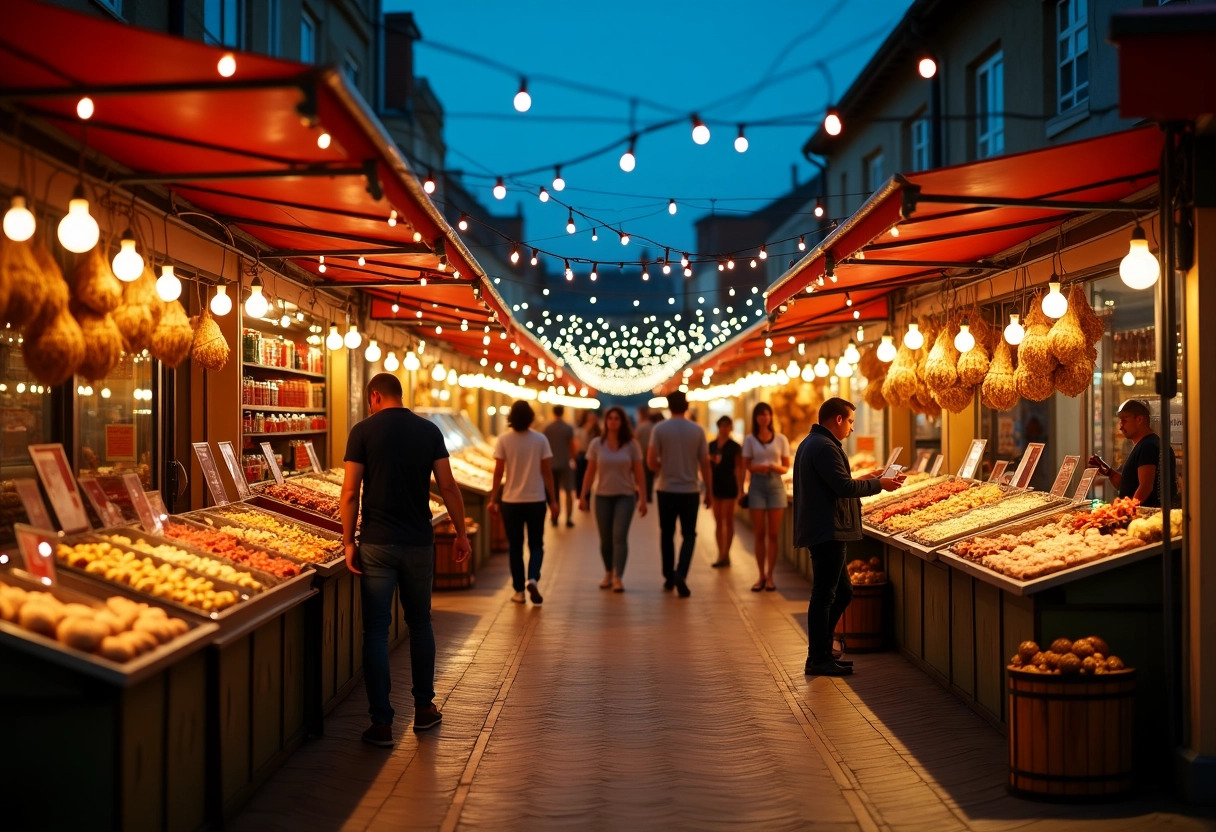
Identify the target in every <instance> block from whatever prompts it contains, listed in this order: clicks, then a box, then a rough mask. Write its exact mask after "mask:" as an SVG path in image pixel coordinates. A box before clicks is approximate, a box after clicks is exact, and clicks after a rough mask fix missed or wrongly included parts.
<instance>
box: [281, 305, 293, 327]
mask: <svg viewBox="0 0 1216 832" xmlns="http://www.w3.org/2000/svg"><path fill="white" fill-rule="evenodd" d="M281 302H282V301H280V303H281ZM279 326H281V327H283V329H287V327H289V326H291V316H290V315H288V314H287V311H286V310H284V311H283V314H282V315H280V316H279Z"/></svg>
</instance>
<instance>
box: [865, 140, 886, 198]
mask: <svg viewBox="0 0 1216 832" xmlns="http://www.w3.org/2000/svg"><path fill="white" fill-rule="evenodd" d="M885 179H886V176H885V174H884V168H883V159H882V149H881V148H879V149H878V150H875V151H874V152H873V153H871V154H870V155H869V156H867V157H866V160H865V183H864V186H865V189H866V190H867V191H869V192H870V193H874V191H877V190H878V186H879V185H881V184H882V183H883V181H884V180H885Z"/></svg>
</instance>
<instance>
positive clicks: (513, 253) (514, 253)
mask: <svg viewBox="0 0 1216 832" xmlns="http://www.w3.org/2000/svg"><path fill="white" fill-rule="evenodd" d="M518 262H519V249H517V248H513V249H511V264H512V265H514V264H516V263H518Z"/></svg>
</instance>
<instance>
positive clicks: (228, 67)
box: [215, 52, 236, 78]
mask: <svg viewBox="0 0 1216 832" xmlns="http://www.w3.org/2000/svg"><path fill="white" fill-rule="evenodd" d="M215 68H216V69H217V70H218V71H219V73H220V75H221V76H223V77H224V78H231V77H232V76H233V75H235V74H236V55H233V54H232V53H231V52H228V53H227V54H225V55H224V57H222V58H220V62H219V63H218V64H216V66H215Z"/></svg>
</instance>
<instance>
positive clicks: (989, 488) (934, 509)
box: [862, 477, 1014, 537]
mask: <svg viewBox="0 0 1216 832" xmlns="http://www.w3.org/2000/svg"><path fill="white" fill-rule="evenodd" d="M1013 491H1014V489H1012V488H1010V487H1009V486H1002V485H996V484H995V483H981V482H976V481H975V480H967V479H962V478H960V477H951V478H949V479H948V480H946V481H945V482H941V483H938V484H936V485H932V486H929V487H928V488H925V489H922V490H920V491H918V492H916V493H914V494H912V495H910V496H909V497H907V498H906V499H904V500H902V501H899V502H895V503H891V504H890V505H887V506H884V507H883V508H881V509H878V510H877V511H874V512H872V513H871V514H870V515H869V516H868V517H863V518H862V522H863V524H868V525H869V526H870V528H871V530H872V531H877V532H880V533H882V534H885V535H886V536H888V537H896V536H898V535H901V534H904V533H905V532H910V531H915V530H916V529H919V528H921V527H922V526H927V525H929V524H930V523H936V522H937V521H939V520H945V519H947V518H949V517H954V516H956V515H958V514H962V513H963V512H965V511H970V510H971V509H974V508H979V507H980V506H982V505H987V504H988V503H994V502H996V501H997V500H1000V499H1002V498H1004V497H1005V496H1006V495H1007V494H1009V493H1011V492H1013Z"/></svg>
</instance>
